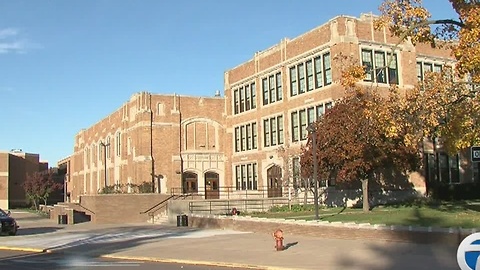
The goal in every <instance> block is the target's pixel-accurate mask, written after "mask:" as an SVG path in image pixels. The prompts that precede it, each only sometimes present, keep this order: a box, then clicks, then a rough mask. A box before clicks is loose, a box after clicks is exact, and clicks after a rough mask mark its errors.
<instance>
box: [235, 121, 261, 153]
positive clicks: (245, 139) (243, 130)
mask: <svg viewBox="0 0 480 270" xmlns="http://www.w3.org/2000/svg"><path fill="white" fill-rule="evenodd" d="M252 149H257V123H255V122H253V123H248V124H246V125H242V126H238V127H236V128H235V152H240V151H247V150H252Z"/></svg>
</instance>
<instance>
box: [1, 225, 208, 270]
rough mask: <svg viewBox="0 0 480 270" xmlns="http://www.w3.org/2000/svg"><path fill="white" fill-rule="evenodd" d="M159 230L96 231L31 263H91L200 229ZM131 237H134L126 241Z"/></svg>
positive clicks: (7, 258)
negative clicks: (82, 261) (55, 258)
mask: <svg viewBox="0 0 480 270" xmlns="http://www.w3.org/2000/svg"><path fill="white" fill-rule="evenodd" d="M52 229H58V228H52ZM39 230H40V228H39ZM156 230H158V228H152V227H151V226H138V227H116V228H107V229H94V230H90V231H89V236H87V237H85V238H82V239H79V240H74V241H71V242H69V243H67V244H63V245H58V246H51V247H49V248H48V249H47V250H48V252H44V253H37V254H31V255H29V256H28V257H29V260H33V261H38V262H41V261H42V260H47V259H48V258H49V257H52V256H56V257H59V256H60V257H61V258H62V259H61V260H58V262H57V263H56V264H58V266H61V267H68V262H75V261H78V260H84V259H88V261H95V260H96V259H99V258H100V257H101V256H102V255H107V254H113V253H117V252H120V251H123V250H127V249H133V248H135V247H137V246H139V245H142V244H145V243H149V242H153V241H158V240H160V239H165V238H169V237H179V236H188V235H189V234H192V233H194V232H196V231H199V230H198V229H194V228H182V229H178V228H175V227H171V228H162V229H161V231H162V233H160V234H158V233H157V235H154V233H155V231H156ZM32 233H33V231H32ZM68 233H69V234H70V233H71V234H75V233H78V232H76V231H72V232H68ZM128 235H130V236H134V237H133V238H131V237H129V238H126V237H127V236H128ZM18 257H19V256H18V255H14V256H10V257H4V258H2V259H1V260H0V261H2V262H8V261H9V260H11V261H12V263H13V262H14V260H16V259H17V258H18ZM20 257H21V256H20ZM58 269H64V268H58Z"/></svg>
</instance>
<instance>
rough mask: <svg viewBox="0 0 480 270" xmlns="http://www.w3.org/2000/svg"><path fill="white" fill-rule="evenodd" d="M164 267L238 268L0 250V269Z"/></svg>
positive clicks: (169, 269) (185, 269)
mask: <svg viewBox="0 0 480 270" xmlns="http://www.w3.org/2000/svg"><path fill="white" fill-rule="evenodd" d="M119 267H121V268H122V269H138V270H149V269H152V270H153V269H162V270H177V269H181V270H233V269H238V268H227V267H214V266H205V265H188V264H177V263H158V262H137V261H126V260H112V259H104V258H98V257H90V256H88V255H87V256H82V255H80V254H68V253H61V252H52V253H28V252H22V251H5V250H0V269H9V270H10V269H12V270H34V269H58V270H63V269H65V270H67V269H68V270H77V269H102V270H113V269H118V268H119Z"/></svg>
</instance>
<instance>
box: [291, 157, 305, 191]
mask: <svg viewBox="0 0 480 270" xmlns="http://www.w3.org/2000/svg"><path fill="white" fill-rule="evenodd" d="M292 172H293V173H292V175H293V188H294V189H297V188H299V187H303V185H302V178H301V174H300V158H299V157H294V158H292Z"/></svg>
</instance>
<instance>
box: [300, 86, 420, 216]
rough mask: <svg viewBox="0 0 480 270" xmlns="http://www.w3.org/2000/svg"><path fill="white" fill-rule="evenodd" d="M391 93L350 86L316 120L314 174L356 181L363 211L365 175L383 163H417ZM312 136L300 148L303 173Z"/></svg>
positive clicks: (398, 167)
mask: <svg viewBox="0 0 480 270" xmlns="http://www.w3.org/2000/svg"><path fill="white" fill-rule="evenodd" d="M396 99H397V94H396V93H395V92H393V93H392V94H391V95H389V96H388V97H382V96H381V95H380V94H379V93H378V92H377V90H376V89H373V88H359V87H356V88H352V89H350V91H349V92H348V94H347V96H346V97H345V98H344V99H342V100H340V101H338V102H337V103H336V104H335V106H334V107H333V108H332V109H331V110H329V111H328V112H326V114H325V115H324V117H322V118H321V119H320V120H319V121H317V122H316V123H315V126H316V130H317V132H316V137H315V138H316V153H315V155H316V156H317V162H318V168H319V178H320V179H335V180H336V182H337V183H341V182H357V181H358V182H361V183H362V190H363V199H364V210H365V211H368V210H369V208H370V207H369V204H368V183H369V180H371V179H373V178H375V177H378V176H379V175H381V174H382V172H383V171H385V168H392V169H394V170H395V171H400V172H403V173H405V174H407V173H408V171H410V170H414V169H416V168H417V165H418V164H419V163H418V161H419V159H418V148H417V147H416V145H414V144H411V143H408V139H407V136H406V135H407V134H409V130H408V129H407V128H404V127H403V126H402V125H401V124H399V123H400V122H399V120H400V119H398V117H400V116H401V115H399V114H398V113H397V108H396V107H395V106H394V104H398V103H397V101H396ZM312 142H313V141H312V139H309V140H308V142H307V145H306V146H305V147H304V148H303V154H302V157H301V167H302V173H303V174H304V177H309V176H311V175H312V167H313V155H312V154H313V153H312V152H313V145H312ZM385 180H386V181H388V180H389V179H387V178H385Z"/></svg>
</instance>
